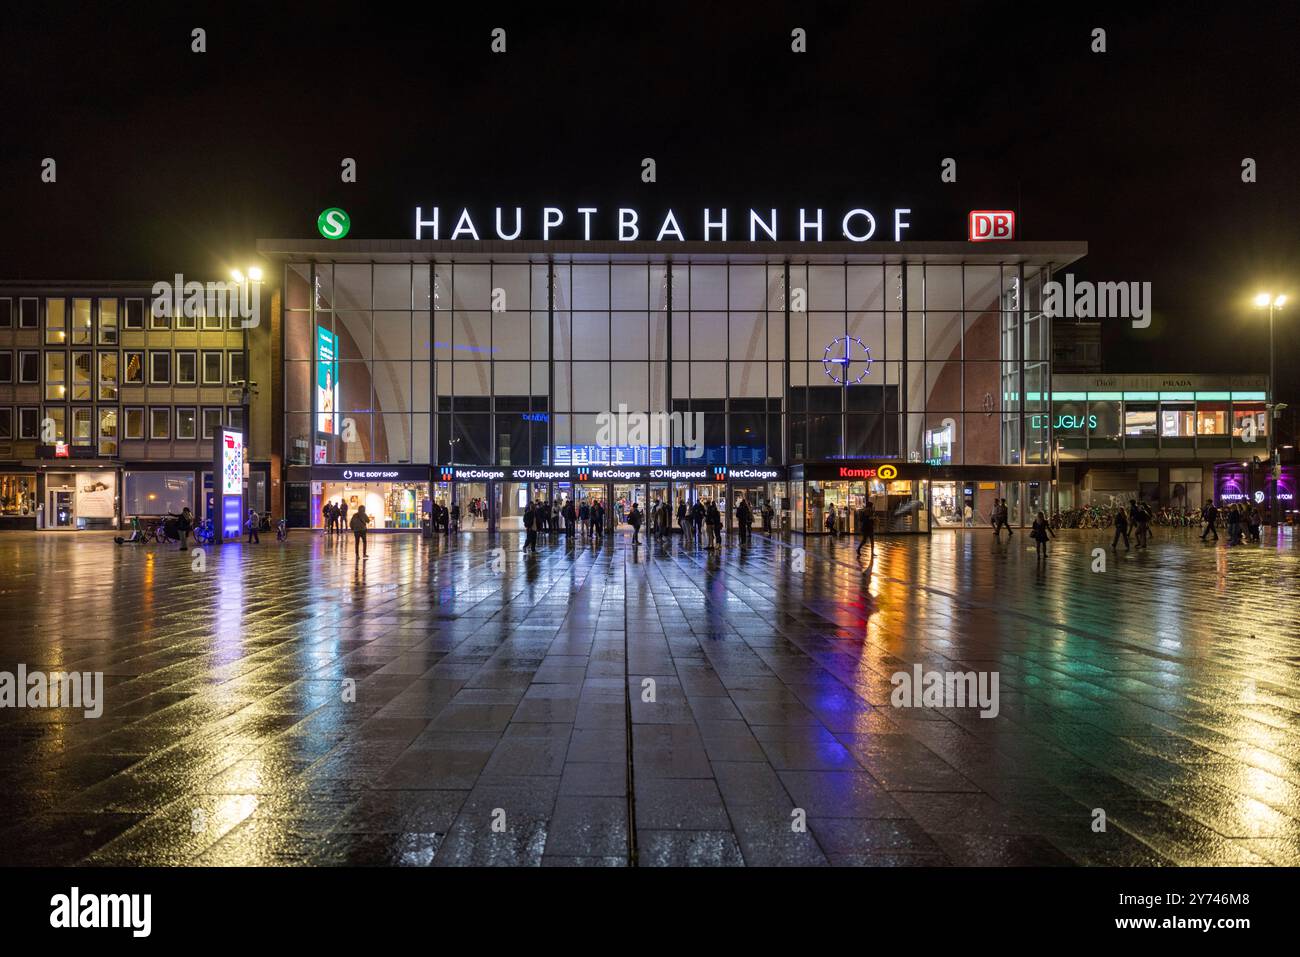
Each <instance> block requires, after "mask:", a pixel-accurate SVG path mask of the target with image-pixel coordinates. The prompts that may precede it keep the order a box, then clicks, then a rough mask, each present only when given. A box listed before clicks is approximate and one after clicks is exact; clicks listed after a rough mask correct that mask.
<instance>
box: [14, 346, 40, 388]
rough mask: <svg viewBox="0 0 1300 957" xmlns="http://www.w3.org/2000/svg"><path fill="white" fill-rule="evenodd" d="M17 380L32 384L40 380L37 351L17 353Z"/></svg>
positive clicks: (38, 354)
mask: <svg viewBox="0 0 1300 957" xmlns="http://www.w3.org/2000/svg"><path fill="white" fill-rule="evenodd" d="M18 381H19V382H20V383H24V384H34V383H37V382H40V381H41V354H40V353H39V352H25V351H19V353H18Z"/></svg>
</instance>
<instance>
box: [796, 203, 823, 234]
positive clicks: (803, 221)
mask: <svg viewBox="0 0 1300 957" xmlns="http://www.w3.org/2000/svg"><path fill="white" fill-rule="evenodd" d="M807 212H808V210H806V209H800V210H799V240H800V241H801V242H802V241H804V240H806V239H807V238H808V228H809V227H810V226H816V227H817V242H821V241H822V211H821V210H820V209H819V210H817V218H816V219H815V220H814V221H812V222H809V221H808V217H807V215H806V214H807Z"/></svg>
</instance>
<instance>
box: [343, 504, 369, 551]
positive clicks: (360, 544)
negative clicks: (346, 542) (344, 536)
mask: <svg viewBox="0 0 1300 957" xmlns="http://www.w3.org/2000/svg"><path fill="white" fill-rule="evenodd" d="M369 525H370V516H369V515H367V514H366V507H365V506H364V505H358V506H357V510H356V512H355V513H353V515H352V521H351V522H349V523H348V527H349V528H351V529H352V551H353V554H355V555H356V557H357V560H358V561H360V560H361V559H363V558H369V557H370V553H369V552H368V551H367V550H366V529H367V527H368V526H369Z"/></svg>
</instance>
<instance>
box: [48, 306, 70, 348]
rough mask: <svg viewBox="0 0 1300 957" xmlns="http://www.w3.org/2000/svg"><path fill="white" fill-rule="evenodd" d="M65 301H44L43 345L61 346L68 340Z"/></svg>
mask: <svg viewBox="0 0 1300 957" xmlns="http://www.w3.org/2000/svg"><path fill="white" fill-rule="evenodd" d="M67 306H68V303H67V300H66V299H46V300H45V343H46V345H51V346H57V345H63V344H64V343H65V342H66V341H67V338H68V329H67V321H68V319H67Z"/></svg>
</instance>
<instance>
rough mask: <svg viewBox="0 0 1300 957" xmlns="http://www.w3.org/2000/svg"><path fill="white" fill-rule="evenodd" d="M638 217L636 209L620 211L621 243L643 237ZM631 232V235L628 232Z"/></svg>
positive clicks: (619, 229) (619, 235)
mask: <svg viewBox="0 0 1300 957" xmlns="http://www.w3.org/2000/svg"><path fill="white" fill-rule="evenodd" d="M636 221H637V215H636V210H635V209H627V208H620V209H619V211H618V240H619V242H622V243H626V242H631V241H632V240H634V239H636V238H637V237H638V236H640V235H641V230H640V228H639V227H638V226H637V224H636ZM629 230H631V235H629V234H628V231H629Z"/></svg>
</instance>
